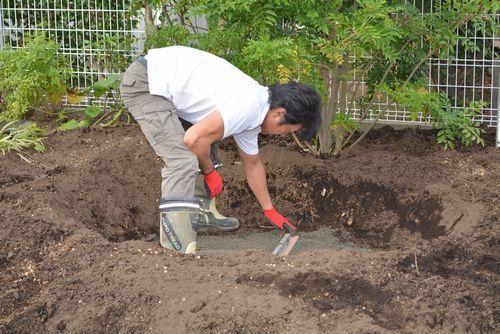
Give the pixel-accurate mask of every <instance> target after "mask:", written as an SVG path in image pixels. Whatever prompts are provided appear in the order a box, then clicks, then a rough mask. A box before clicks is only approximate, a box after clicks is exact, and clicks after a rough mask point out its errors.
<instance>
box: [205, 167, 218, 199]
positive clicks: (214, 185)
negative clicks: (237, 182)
mask: <svg viewBox="0 0 500 334" xmlns="http://www.w3.org/2000/svg"><path fill="white" fill-rule="evenodd" d="M203 179H204V180H205V187H206V188H207V191H208V199H212V198H214V197H215V196H217V195H219V194H220V193H221V192H222V187H223V183H222V178H221V177H220V175H219V173H217V171H216V170H215V167H214V169H212V171H211V172H210V173H208V174H203Z"/></svg>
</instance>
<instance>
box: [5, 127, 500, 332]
mask: <svg viewBox="0 0 500 334" xmlns="http://www.w3.org/2000/svg"><path fill="white" fill-rule="evenodd" d="M487 139H488V146H487V147H486V148H484V149H483V148H477V147H474V148H461V149H460V150H458V151H443V150H442V149H441V148H440V147H439V146H438V145H437V144H435V133H433V132H430V131H421V130H414V129H413V130H401V131H396V130H393V129H391V128H387V127H386V128H382V129H379V130H376V131H373V132H372V133H371V134H370V135H369V136H368V137H367V138H366V139H365V140H364V141H363V142H362V143H361V144H360V145H359V146H357V147H355V148H354V149H352V150H350V151H347V152H345V153H343V154H342V155H341V156H339V157H335V158H329V159H314V158H312V157H311V156H310V155H308V154H306V153H303V152H300V151H299V150H298V148H297V147H296V145H295V144H294V143H293V142H291V141H290V142H289V141H282V140H268V141H266V142H263V143H262V146H261V154H262V159H263V161H264V163H265V165H266V169H267V172H268V178H269V187H270V192H271V193H272V196H273V198H274V201H275V205H276V207H277V208H278V209H279V210H280V211H282V212H283V213H284V214H286V215H287V216H288V217H289V218H291V219H292V220H293V221H294V222H296V223H298V224H299V228H300V230H301V231H302V233H303V234H304V238H302V240H300V241H299V243H300V247H299V248H297V251H296V252H295V254H293V255H292V256H290V257H288V258H278V257H274V256H272V255H271V249H265V248H262V247H254V246H255V244H253V246H252V244H248V243H246V242H245V240H248V239H252V238H253V239H258V238H255V235H258V234H259V233H261V234H262V233H265V234H262V235H263V236H266V237H269V236H270V235H271V237H272V238H274V237H275V238H276V239H279V233H278V232H277V231H261V230H259V227H258V223H259V221H260V220H261V219H263V215H262V213H261V211H260V209H259V207H258V205H257V204H256V201H255V199H254V197H253V195H252V194H251V192H250V190H249V187H248V186H247V184H246V182H245V180H244V176H243V170H242V168H241V165H240V162H239V159H238V157H237V154H236V151H235V149H234V143H233V142H232V141H230V140H226V141H224V142H223V143H222V145H221V152H220V155H221V160H222V162H223V164H224V167H223V169H222V170H221V174H222V177H223V179H224V180H225V182H226V187H225V191H224V193H223V195H222V196H221V197H220V199H219V208H220V211H221V212H223V213H225V214H226V215H231V216H235V217H238V218H239V219H240V222H241V225H242V226H241V228H240V229H239V230H238V231H236V232H230V233H226V234H221V233H208V234H207V233H204V234H203V235H201V236H200V239H199V244H200V247H201V248H203V247H206V245H204V244H203V242H204V240H209V239H210V237H214V238H215V237H217V238H220V239H221V240H223V239H224V238H227V240H233V241H234V239H237V240H238V239H239V240H241V242H240V243H239V244H241V249H239V250H238V249H236V250H235V249H234V247H233V248H232V249H230V250H226V251H225V252H220V253H217V254H215V255H204V254H203V253H202V252H201V253H200V254H201V255H199V256H183V255H180V254H176V253H173V252H170V251H167V250H164V249H162V248H160V247H159V245H158V240H157V239H158V236H157V234H158V212H157V207H158V203H159V202H158V200H159V194H160V169H161V166H162V162H161V161H160V160H159V159H158V158H156V156H155V155H154V153H153V152H152V150H151V148H150V147H149V146H148V144H147V143H146V142H145V139H144V138H143V136H142V134H141V132H140V130H139V129H138V127H137V126H135V125H131V126H124V127H117V128H112V129H99V130H82V131H72V132H67V133H52V134H51V135H49V137H48V139H47V142H46V145H47V148H48V152H47V153H45V154H36V155H34V156H32V157H31V159H32V164H30V165H29V164H26V163H24V162H22V161H21V160H20V159H19V158H18V157H17V156H16V155H15V154H8V155H6V156H4V157H1V159H0V169H1V170H2V172H1V174H0V213H1V214H0V240H1V243H0V270H1V276H0V286H1V289H0V333H1V334H4V333H58V332H60V333H143V332H144V333H333V332H339V333H344V332H348V333H414V332H422V333H428V332H436V331H438V332H468V333H489V332H491V333H493V332H495V331H498V330H499V327H498V320H499V313H498V294H499V286H498V281H499V275H498V262H499V254H500V249H499V242H498V241H499V239H498V233H499V227H498V210H499V208H500V194H499V193H500V182H499V180H500V154H499V151H498V149H496V148H494V147H493V146H494V145H493V143H494V136H493V135H492V134H490V135H488V136H487ZM318 231H325V232H324V233H320V234H321V235H322V237H323V238H325V239H329V238H331V239H332V240H333V239H334V240H337V241H338V242H340V243H341V244H342V245H341V246H340V247H332V248H329V247H325V248H321V247H319V248H318V247H317V245H316V246H315V247H312V246H311V247H308V245H307V237H306V236H308V235H314V233H317V232H318ZM263 239H264V238H263ZM212 244H213V243H212ZM212 244H211V245H212ZM215 244H216V243H215ZM311 244H312V243H311ZM224 247H225V246H224V243H223V242H221V244H220V248H221V249H222V250H223V248H224Z"/></svg>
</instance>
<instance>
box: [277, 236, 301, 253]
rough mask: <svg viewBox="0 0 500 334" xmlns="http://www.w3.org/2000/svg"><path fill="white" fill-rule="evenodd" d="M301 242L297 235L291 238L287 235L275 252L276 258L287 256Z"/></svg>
mask: <svg viewBox="0 0 500 334" xmlns="http://www.w3.org/2000/svg"><path fill="white" fill-rule="evenodd" d="M297 240H299V236H298V235H297V234H296V235H294V236H291V235H290V233H287V234H285V236H284V237H283V238H281V240H280V243H279V244H278V246H276V248H275V249H274V251H273V254H274V255H276V256H287V255H288V254H290V252H291V251H292V249H293V246H295V244H296V243H297Z"/></svg>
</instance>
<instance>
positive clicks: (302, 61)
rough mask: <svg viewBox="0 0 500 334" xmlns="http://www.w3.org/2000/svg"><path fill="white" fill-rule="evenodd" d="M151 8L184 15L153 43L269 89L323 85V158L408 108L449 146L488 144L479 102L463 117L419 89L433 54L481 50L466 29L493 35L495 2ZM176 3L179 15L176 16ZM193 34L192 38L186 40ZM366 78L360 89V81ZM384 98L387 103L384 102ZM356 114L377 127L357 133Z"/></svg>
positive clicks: (313, 1)
mask: <svg viewBox="0 0 500 334" xmlns="http://www.w3.org/2000/svg"><path fill="white" fill-rule="evenodd" d="M144 1H146V0H144ZM148 3H149V6H152V7H153V8H156V9H158V10H160V11H161V12H162V13H163V15H165V13H166V12H168V13H175V15H177V17H179V15H181V17H182V19H178V20H170V21H169V20H165V19H164V20H163V21H162V22H164V23H166V24H163V26H160V27H155V28H154V29H158V30H160V31H161V30H162V29H168V32H169V33H171V34H172V35H169V38H168V42H167V43H162V41H161V40H160V39H156V43H152V44H154V45H155V47H161V46H166V45H172V44H183V45H194V46H196V47H198V48H201V49H204V50H207V51H209V52H212V53H214V54H217V55H219V56H221V57H224V58H226V59H227V60H229V61H230V62H232V63H233V64H234V65H236V66H237V67H239V68H241V69H242V70H243V71H244V72H246V73H248V74H250V75H251V76H253V77H254V78H255V79H257V80H259V81H260V82H262V83H264V84H269V83H273V82H286V81H288V80H299V81H302V82H304V83H309V84H312V85H314V86H316V87H317V88H318V89H319V90H320V91H321V92H322V94H323V97H324V106H323V112H322V116H323V119H324V122H323V125H322V128H321V130H320V133H319V137H318V140H317V141H316V145H314V146H312V147H311V149H312V150H314V151H316V152H318V153H319V152H322V153H333V154H337V153H339V152H340V151H342V150H343V149H346V148H348V147H350V146H351V145H355V144H356V143H358V142H359V140H361V139H362V138H363V137H364V135H365V134H366V133H367V131H369V129H371V127H372V126H373V125H374V124H375V123H376V122H377V121H378V119H380V118H381V117H383V116H384V115H385V113H386V112H387V111H388V108H390V107H391V105H393V106H394V105H399V106H400V107H405V108H407V109H408V110H410V113H411V115H412V117H414V118H415V119H416V118H417V117H420V116H422V115H430V116H432V119H433V121H432V125H433V126H434V127H436V128H437V129H438V130H439V133H440V137H438V141H439V142H440V143H441V144H443V146H444V147H445V148H452V147H454V144H452V142H454V141H462V142H463V143H465V144H470V143H472V142H474V143H480V144H481V143H483V142H482V140H481V139H480V130H479V129H477V128H478V124H477V123H474V122H472V121H471V117H472V116H473V115H474V113H475V112H477V108H478V107H477V106H481V103H480V101H476V103H475V104H474V105H475V107H471V108H463V109H459V110H456V109H454V108H451V106H450V102H449V100H448V98H447V97H446V96H444V95H443V94H441V92H439V91H433V90H429V89H427V88H424V87H423V86H422V85H421V84H420V83H421V82H428V81H429V79H430V78H429V75H430V74H429V73H428V67H427V66H426V65H427V64H426V62H427V60H428V59H429V57H441V58H450V57H453V56H454V54H453V50H455V49H458V50H462V49H467V48H468V49H474V48H477V46H476V45H475V44H474V43H472V42H471V41H470V40H469V39H467V38H460V31H461V30H463V29H464V27H465V25H466V24H467V26H468V28H469V29H476V30H478V31H481V32H483V33H484V34H487V33H488V32H487V30H489V31H490V32H491V30H492V29H495V28H496V27H495V23H494V20H493V15H492V13H495V12H496V11H497V10H498V4H497V2H495V1H491V0H435V1H433V2H428V3H427V2H426V3H425V4H424V5H425V6H421V7H419V8H417V7H416V6H415V5H413V4H409V3H407V2H405V1H386V0H346V1H342V0H332V1H322V0H303V1H289V0H267V1H264V0H211V1H207V0H198V1H181V2H175V1H162V2H158V1H149V2H148ZM179 3H181V4H179ZM431 4H433V7H432V5H431ZM179 6H180V7H182V11H178V10H177V11H176V10H175V8H178V7H179ZM166 8H170V9H171V10H170V12H169V11H168V10H166ZM422 8H423V12H422V10H421V9H422ZM190 15H191V16H190ZM195 15H203V16H204V17H205V18H206V20H207V22H208V31H206V32H202V33H200V31H199V30H196V29H191V28H192V25H191V27H190V24H187V23H186V22H189V18H190V17H192V16H195ZM175 25H177V26H179V25H180V26H181V27H182V28H183V29H184V30H180V29H179V27H177V28H175V29H178V30H177V31H176V30H175V29H174V28H173V26H175ZM165 27H167V28H165ZM187 30H189V31H191V32H192V33H191V34H190V35H186V31H187ZM176 33H177V37H175V36H174V35H175V34H176ZM179 36H180V37H182V38H179ZM457 43H460V45H459V47H458V48H455V45H457ZM361 77H362V78H364V83H363V84H361V83H359V82H356V80H359V79H360V78H361ZM355 79H356V80H355ZM424 92H425V93H424ZM405 97H406V98H405ZM410 97H413V98H414V99H415V98H417V97H418V98H419V99H420V101H421V102H422V103H416V101H415V100H414V99H412V98H410ZM385 100H387V101H388V102H389V103H381V102H382V101H385ZM354 104H356V106H357V108H356V109H355V108H354ZM355 112H356V113H358V114H357V116H356V117H357V118H359V120H360V121H364V122H369V123H370V124H371V125H370V126H369V127H368V128H367V129H366V130H365V131H363V132H359V131H356V130H357V129H359V122H356V121H354V118H356V117H354V116H355V115H354V113H355ZM368 119H370V121H368ZM451 124H453V125H451ZM450 132H453V135H450V134H449V133H450ZM443 133H448V135H447V136H444V137H443V135H442V134H443ZM462 133H463V135H462ZM443 138H447V141H445V140H444V139H443ZM468 138H470V140H469V139H468Z"/></svg>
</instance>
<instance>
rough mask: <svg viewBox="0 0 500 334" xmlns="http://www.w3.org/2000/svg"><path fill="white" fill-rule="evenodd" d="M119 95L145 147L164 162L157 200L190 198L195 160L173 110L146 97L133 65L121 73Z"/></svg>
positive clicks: (142, 70) (138, 67) (143, 76)
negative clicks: (145, 144)
mask: <svg viewBox="0 0 500 334" xmlns="http://www.w3.org/2000/svg"><path fill="white" fill-rule="evenodd" d="M120 94H121V98H122V101H123V103H124V104H125V106H126V107H127V109H128V110H129V111H130V113H131V114H132V116H133V117H134V118H135V120H136V121H137V123H138V124H139V126H140V127H141V130H142V132H143V133H144V136H145V137H146V139H147V140H148V142H149V144H150V145H151V147H153V149H154V151H155V152H156V154H157V155H158V156H159V157H160V158H162V159H163V161H164V162H165V166H164V167H163V169H162V171H161V176H162V183H161V197H162V198H165V197H180V198H192V197H194V190H195V180H196V175H197V173H198V159H197V158H196V156H195V155H194V153H193V152H191V150H189V149H188V148H187V146H186V145H185V144H184V140H183V139H184V133H185V131H184V128H183V127H182V125H181V122H180V120H179V118H178V116H177V112H176V109H175V106H174V105H173V104H172V103H171V102H170V101H168V100H167V99H166V98H164V97H161V96H156V95H151V94H149V85H148V74H147V70H146V67H145V66H144V65H143V64H141V63H139V62H137V61H135V62H134V63H132V64H131V65H130V66H129V68H128V69H127V70H126V71H125V73H124V74H123V77H122V81H121V85H120Z"/></svg>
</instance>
